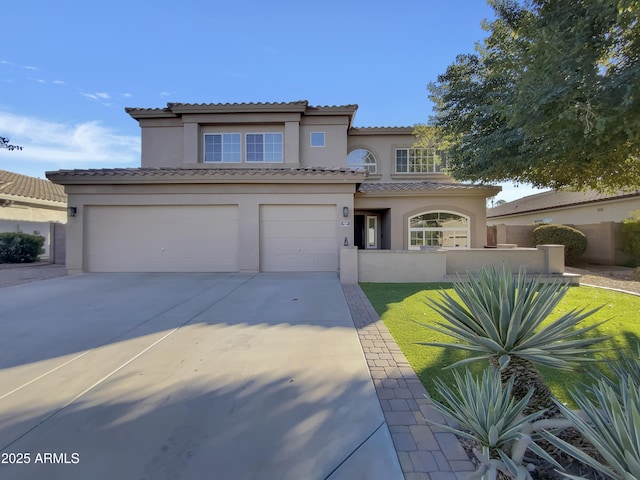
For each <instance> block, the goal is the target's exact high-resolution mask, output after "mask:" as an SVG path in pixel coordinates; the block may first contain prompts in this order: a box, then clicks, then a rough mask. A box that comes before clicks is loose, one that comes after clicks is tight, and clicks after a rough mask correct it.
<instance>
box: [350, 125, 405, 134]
mask: <svg viewBox="0 0 640 480" xmlns="http://www.w3.org/2000/svg"><path fill="white" fill-rule="evenodd" d="M414 130H415V128H414V127H400V126H398V127H352V128H351V130H349V135H381V134H382V135H394V134H395V135H413V131H414Z"/></svg>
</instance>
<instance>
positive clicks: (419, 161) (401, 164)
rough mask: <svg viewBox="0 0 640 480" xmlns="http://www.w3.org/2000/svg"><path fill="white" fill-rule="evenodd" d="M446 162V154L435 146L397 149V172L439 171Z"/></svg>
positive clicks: (442, 169)
mask: <svg viewBox="0 0 640 480" xmlns="http://www.w3.org/2000/svg"><path fill="white" fill-rule="evenodd" d="M446 163H447V162H446V158H445V156H444V154H443V153H442V152H441V151H440V150H437V149H435V148H397V149H396V173H439V172H442V171H444V169H445V168H446V166H447V165H446Z"/></svg>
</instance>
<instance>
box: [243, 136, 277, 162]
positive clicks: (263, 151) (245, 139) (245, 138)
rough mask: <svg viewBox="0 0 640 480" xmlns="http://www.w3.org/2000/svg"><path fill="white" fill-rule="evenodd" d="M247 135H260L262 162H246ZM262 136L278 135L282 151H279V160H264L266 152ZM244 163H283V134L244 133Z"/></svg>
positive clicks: (247, 152)
mask: <svg viewBox="0 0 640 480" xmlns="http://www.w3.org/2000/svg"><path fill="white" fill-rule="evenodd" d="M249 135H262V136H263V137H262V156H263V159H262V160H248V158H247V157H248V155H249V148H248V145H249V144H248V142H247V137H248V136H249ZM264 135H280V140H281V142H280V146H281V147H282V151H281V154H282V156H281V158H280V160H265V159H264V157H265V156H266V152H265V150H264V148H265V142H264ZM244 145H245V148H244V161H245V163H259V164H264V163H284V134H283V133H282V132H245V134H244Z"/></svg>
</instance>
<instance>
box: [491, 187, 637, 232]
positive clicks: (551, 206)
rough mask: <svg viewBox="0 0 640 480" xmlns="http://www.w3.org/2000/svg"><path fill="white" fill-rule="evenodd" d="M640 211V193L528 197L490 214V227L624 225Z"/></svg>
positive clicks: (566, 193)
mask: <svg viewBox="0 0 640 480" xmlns="http://www.w3.org/2000/svg"><path fill="white" fill-rule="evenodd" d="M635 210H640V192H638V191H635V192H634V191H629V192H623V191H620V192H617V193H603V192H597V191H595V190H588V191H585V192H572V191H568V190H558V191H549V192H542V193H538V194H535V195H529V196H527V197H523V198H521V199H519V200H514V201H513V202H508V203H504V204H502V205H499V206H497V207H494V208H490V209H489V210H488V211H487V223H488V224H489V225H498V224H504V225H528V224H535V223H557V224H572V225H575V224H593V223H600V222H621V221H623V220H624V219H626V218H628V217H629V214H631V212H634V211H635Z"/></svg>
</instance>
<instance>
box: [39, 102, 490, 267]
mask: <svg viewBox="0 0 640 480" xmlns="http://www.w3.org/2000/svg"><path fill="white" fill-rule="evenodd" d="M356 110H357V105H343V106H311V105H309V104H308V102H307V101H296V102H288V103H235V104H185V103H169V104H168V105H167V106H166V107H165V108H152V109H147V108H127V109H126V112H127V113H128V114H129V115H130V116H131V117H133V118H134V119H135V120H137V121H138V123H139V125H140V127H141V132H142V161H141V167H140V168H128V169H122V168H116V169H89V170H60V171H56V172H47V177H48V178H49V179H51V180H52V181H54V182H56V183H58V184H60V185H64V187H65V191H66V193H67V195H68V196H69V207H70V212H71V214H72V215H73V216H72V217H70V218H69V222H68V226H67V239H68V241H67V268H68V270H69V271H70V273H74V272H107V271H117V272H123V271H139V272H149V271H180V272H183V271H184V272H196V271H206V272H258V271H338V270H339V264H340V251H341V249H343V248H344V247H345V246H350V247H353V246H354V245H355V246H358V247H359V248H361V249H378V250H380V249H385V250H403V251H407V250H420V249H424V248H425V247H429V246H442V245H447V246H449V247H451V248H458V249H462V248H469V247H482V246H483V245H484V244H485V239H486V210H485V205H486V198H487V197H491V196H493V195H495V194H496V193H498V191H499V188H498V187H492V186H479V185H469V184H462V183H456V182H454V181H453V180H452V179H451V178H450V177H449V176H448V175H447V174H446V173H445V167H446V161H445V160H444V159H442V158H441V155H440V154H439V152H438V151H437V150H436V149H435V148H429V149H426V148H414V147H413V145H414V142H415V138H414V136H413V128H411V127H388V128H382V127H374V128H359V127H355V126H354V125H353V120H354V116H355V114H356Z"/></svg>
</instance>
